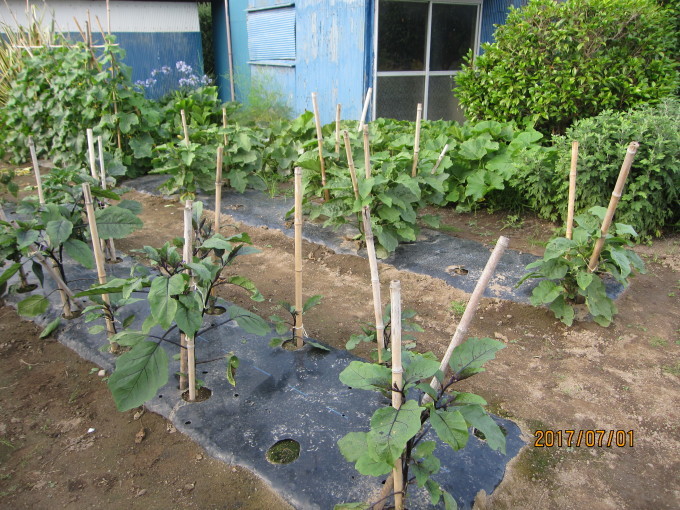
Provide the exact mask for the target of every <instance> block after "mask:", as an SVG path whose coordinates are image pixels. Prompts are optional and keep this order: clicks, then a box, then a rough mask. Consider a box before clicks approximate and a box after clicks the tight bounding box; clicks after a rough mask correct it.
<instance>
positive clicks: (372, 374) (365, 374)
mask: <svg viewBox="0 0 680 510" xmlns="http://www.w3.org/2000/svg"><path fill="white" fill-rule="evenodd" d="M340 381H341V382H342V384H345V385H347V386H349V387H351V388H357V389H360V390H389V388H391V387H392V371H391V370H390V369H389V368H387V367H385V366H383V365H376V364H375V363H364V362H363V361H352V362H351V363H350V364H349V365H348V366H347V368H345V369H344V370H343V371H342V372H340Z"/></svg>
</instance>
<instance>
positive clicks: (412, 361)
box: [402, 351, 439, 383]
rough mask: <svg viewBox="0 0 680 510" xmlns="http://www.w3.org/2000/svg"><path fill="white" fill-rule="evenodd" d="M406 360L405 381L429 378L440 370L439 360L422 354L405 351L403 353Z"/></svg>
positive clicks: (404, 360)
mask: <svg viewBox="0 0 680 510" xmlns="http://www.w3.org/2000/svg"><path fill="white" fill-rule="evenodd" d="M402 356H403V362H404V375H403V377H404V382H405V383H409V382H416V381H420V380H421V379H429V378H430V377H432V376H433V375H435V374H436V373H437V371H438V370H439V361H437V360H436V359H430V358H426V357H425V356H423V355H422V354H418V353H414V352H409V351H405V352H403V353H402Z"/></svg>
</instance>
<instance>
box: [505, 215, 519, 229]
mask: <svg viewBox="0 0 680 510" xmlns="http://www.w3.org/2000/svg"><path fill="white" fill-rule="evenodd" d="M523 226H524V220H523V219H522V217H521V216H520V215H519V214H510V215H508V216H506V218H505V221H503V226H502V227H501V230H505V229H506V228H514V229H517V228H522V227H523Z"/></svg>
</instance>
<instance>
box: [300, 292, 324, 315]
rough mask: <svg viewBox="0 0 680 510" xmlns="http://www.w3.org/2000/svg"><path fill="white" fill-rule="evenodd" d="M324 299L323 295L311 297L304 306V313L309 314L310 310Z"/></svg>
mask: <svg viewBox="0 0 680 510" xmlns="http://www.w3.org/2000/svg"><path fill="white" fill-rule="evenodd" d="M322 299H323V296H322V295H321V294H316V295H314V296H312V297H310V298H309V299H308V300H307V301H305V304H304V305H302V313H307V311H308V310H311V309H312V308H314V307H315V306H316V305H318V304H319V303H320V302H321V300H322Z"/></svg>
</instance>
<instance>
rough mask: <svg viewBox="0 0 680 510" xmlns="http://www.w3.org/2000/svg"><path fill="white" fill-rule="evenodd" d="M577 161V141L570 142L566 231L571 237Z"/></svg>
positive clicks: (568, 237) (567, 235)
mask: <svg viewBox="0 0 680 510" xmlns="http://www.w3.org/2000/svg"><path fill="white" fill-rule="evenodd" d="M577 163H578V142H577V141H575V140H574V141H573V142H571V167H570V168H569V200H568V202H567V233H566V236H565V237H566V238H567V239H571V238H572V235H573V232H574V205H575V203H576V164H577Z"/></svg>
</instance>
